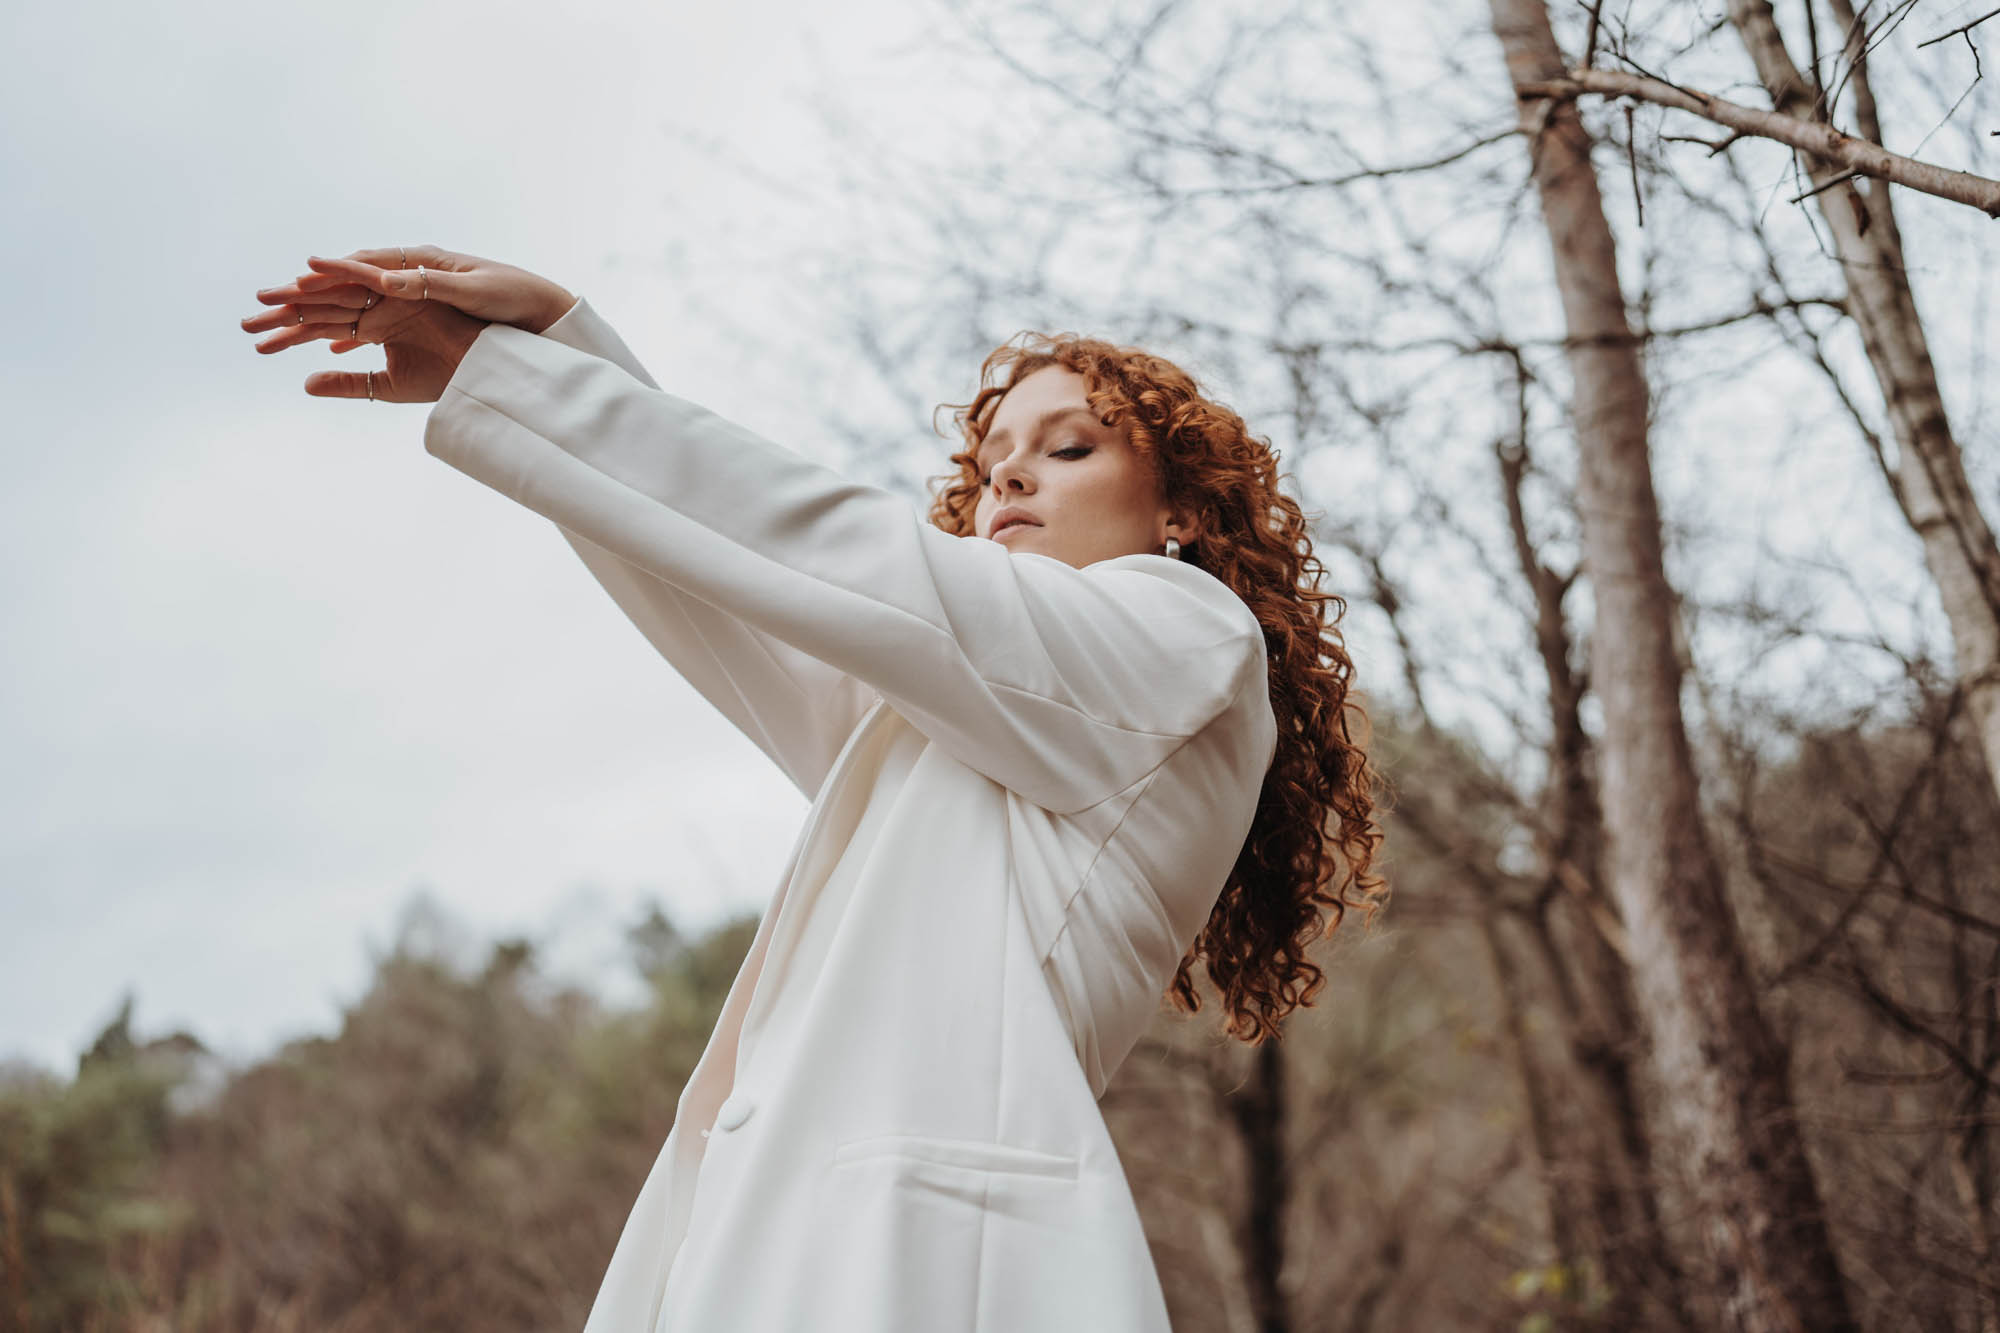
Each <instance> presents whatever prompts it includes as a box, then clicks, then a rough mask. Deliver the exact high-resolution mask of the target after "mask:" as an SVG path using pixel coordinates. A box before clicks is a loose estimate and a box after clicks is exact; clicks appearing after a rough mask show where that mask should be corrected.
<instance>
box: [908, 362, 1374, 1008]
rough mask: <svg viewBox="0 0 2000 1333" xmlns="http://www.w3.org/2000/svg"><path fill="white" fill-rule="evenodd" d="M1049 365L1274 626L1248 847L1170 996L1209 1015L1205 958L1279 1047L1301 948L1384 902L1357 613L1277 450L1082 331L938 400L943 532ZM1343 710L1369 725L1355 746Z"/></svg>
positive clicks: (1312, 969) (1196, 547)
mask: <svg viewBox="0 0 2000 1333" xmlns="http://www.w3.org/2000/svg"><path fill="white" fill-rule="evenodd" d="M1045 366H1062V367H1066V368H1067V369H1069V370H1073V371H1076V372H1078V373H1079V374H1081V375H1082V376H1083V377H1084V378H1085V380H1086V381H1087V382H1088V384H1089V388H1088V390H1087V392H1086V394H1085V397H1086V399H1087V401H1088V402H1089V404H1090V406H1091V408H1092V410H1094V411H1095V412H1096V413H1097V416H1098V419H1099V420H1100V421H1102V422H1103V423H1104V424H1105V425H1107V426H1118V425H1123V426H1124V427H1125V429H1126V438H1127V439H1128V440H1129V441H1130V442H1131V444H1132V447H1133V448H1134V449H1135V450H1136V451H1137V452H1138V453H1139V454H1140V456H1141V457H1143V458H1147V459H1150V460H1152V462H1153V465H1154V467H1155V471H1156V475H1158V476H1159V477H1160V479H1161V483H1162V486H1163V495H1164V498H1165V500H1166V502H1167V504H1168V505H1169V506H1170V507H1171V508H1173V509H1175V510H1176V511H1179V512H1184V513H1191V514H1192V515H1194V516H1195V517H1196V519H1197V527H1196V530H1197V532H1198V533H1199V536H1198V538H1197V539H1195V540H1194V541H1192V542H1189V543H1188V544H1187V545H1185V546H1184V548H1183V549H1182V551H1181V559H1183V560H1187V561H1189V562H1190V563H1192V564H1195V565H1197V566H1199V567H1200V568H1202V569H1204V570H1206V571H1207V572H1209V573H1210V574H1213V575H1214V576H1215V577H1216V578H1218V579H1220V580H1222V582H1224V583H1226V584H1228V585H1229V587H1230V588H1231V589H1233V590H1234V591H1235V593H1236V595H1237V596H1239V597H1241V598H1242V599H1243V600H1244V602H1245V603H1246V604H1248V606H1249V607H1250V609H1251V610H1252V611H1253V612H1255V613H1256V616H1257V621H1258V623H1259V624H1261V625H1262V626H1263V627H1264V643H1265V648H1266V652H1267V658H1268V665H1269V673H1270V690H1271V708H1272V711H1273V712H1274V713H1275V714H1276V715H1277V722H1278V749H1277V755H1276V757H1275V758H1273V760H1272V762H1271V768H1270V771H1269V772H1268V773H1266V774H1265V776H1264V786H1263V790H1262V792H1261V793H1260V795H1259V797H1258V801H1257V815H1256V818H1255V819H1254V820H1253V821H1252V823H1251V826H1250V833H1249V836H1248V837H1247V838H1245V839H1244V843H1243V850H1242V851H1241V852H1240V853H1239V854H1238V855H1237V858H1236V864H1235V865H1234V867H1233V868H1232V869H1231V870H1230V872H1229V878H1228V879H1227V880H1226V881H1225V882H1224V884H1223V888H1222V894H1221V897H1220V898H1218V899H1217V900H1216V904H1215V909H1214V911H1213V912H1211V913H1210V915H1209V918H1208V924H1207V925H1205V926H1203V927H1202V931H1201V934H1200V935H1199V936H1197V937H1196V939H1195V942H1194V945H1193V947H1192V948H1190V949H1189V951H1188V953H1187V956H1186V957H1184V958H1182V959H1181V965H1180V969H1179V971H1178V972H1177V973H1176V975H1175V977H1174V981H1173V985H1172V987H1171V988H1170V991H1169V993H1170V994H1171V995H1172V996H1173V998H1174V1000H1175V1002H1176V1003H1177V1004H1178V1005H1179V1006H1180V1007H1181V1008H1182V1009H1183V1010H1185V1011H1186V1012H1188V1013H1196V1012H1198V1011H1199V1010H1200V1009H1201V999H1200V997H1199V995H1197V993H1196V991H1195V984H1194V972H1193V968H1194V964H1195V963H1196V962H1197V961H1200V960H1202V959H1206V960H1207V964H1208V977H1209V980H1210V981H1211V982H1213V983H1214V984H1215V987H1216V989H1217V990H1218V991H1219V992H1220V993H1221V995H1222V1002H1223V1005H1224V1007H1225V1009H1226V1011H1227V1018H1228V1023H1227V1029H1228V1032H1229V1035H1230V1036H1232V1037H1237V1038H1239V1039H1241V1040H1243V1041H1245V1042H1248V1043H1249V1044H1250V1045H1253V1046H1255V1045H1258V1044H1260V1043H1262V1042H1263V1041H1265V1040H1266V1039H1267V1038H1272V1037H1276V1036H1278V1035H1279V1033H1278V1025H1279V1022H1280V1020H1282V1019H1283V1018H1284V1017H1285V1015H1287V1014H1288V1013H1290V1012H1291V1011H1292V1010H1294V1009H1296V1008H1300V1007H1302V1006H1305V1005H1309V1004H1311V1003H1312V1002H1313V999H1314V997H1315V996H1316V995H1317V994H1318V993H1319V991H1320V989H1321V987H1323V986H1324V985H1325V984H1326V976H1325V973H1324V972H1323V971H1322V970H1321V969H1320V968H1319V967H1318V966H1316V965H1315V964H1314V963H1313V962H1312V961H1311V960H1309V959H1308V958H1307V957H1306V949H1307V948H1308V946H1310V945H1311V944H1312V943H1313V942H1314V941H1315V940H1318V939H1321V938H1324V937H1326V936H1329V935H1331V934H1333V932H1334V931H1335V929H1336V928H1338V927H1339V925H1340V922H1341V919H1342V917H1344V916H1345V915H1346V912H1347V909H1348V908H1349V907H1363V908H1365V909H1366V918H1365V919H1366V922H1372V921H1373V920H1374V918H1375V914H1376V912H1377V911H1379V910H1380V908H1381V906H1382V903H1383V902H1384V901H1385V900H1386V896H1387V885H1386V884H1385V882H1384V880H1383V878H1382V876H1381V875H1380V874H1378V873H1376V871H1375V870H1374V862H1375V857H1376V853H1377V851H1378V849H1379V848H1380V846H1381V842H1382V832H1381V829H1380V828H1379V827H1378V826H1377V824H1376V821H1375V809H1376V804H1377V802H1378V800H1379V799H1380V798H1381V797H1382V796H1383V795H1384V794H1386V792H1387V790H1388V788H1387V784H1386V782H1385V781H1384V780H1383V778H1382V776H1381V774H1380V773H1379V772H1378V771H1377V770H1376V769H1374V768H1373V767H1372V766H1371V765H1370V764H1369V761H1368V756H1367V753H1366V752H1365V750H1364V749H1363V745H1364V743H1365V741H1366V739H1367V736H1368V730H1369V729H1368V715H1367V712H1366V710H1365V709H1364V708H1363V707H1362V706H1361V704H1360V703H1358V702H1356V701H1355V700H1353V699H1351V698H1350V697H1349V694H1350V685H1349V680H1350V678H1351V677H1352V675H1353V674H1354V666H1353V663H1352V662H1351V661H1350V660H1349V658H1348V656H1347V650H1346V647H1345V645H1344V643H1343V642H1342V638H1341V634H1340V631H1339V629H1338V624H1339V621H1340V619H1341V617H1342V616H1343V615H1345V614H1346V611H1347V603H1346V600H1345V599H1343V598H1341V597H1340V596H1338V595H1336V594H1334V593H1331V592H1322V591H1320V590H1319V585H1320V583H1321V581H1322V580H1323V578H1324V577H1325V574H1326V570H1325V567H1324V566H1322V565H1321V564H1320V562H1319V559H1318V558H1317V557H1316V556H1315V555H1314V554H1313V551H1312V540H1311V537H1310V535H1309V533H1308V530H1307V525H1306V520H1305V516H1304V514H1303V512H1302V511H1301V510H1300V508H1299V506H1298V503H1297V502H1296V501H1294V500H1293V499H1291V498H1290V497H1289V496H1286V495H1284V494H1283V493H1281V492H1280V491H1279V490H1278V456H1277V454H1276V453H1275V452H1274V451H1273V450H1272V448H1271V446H1270V443H1269V442H1268V441H1266V440H1262V439H1258V438H1255V437H1253V436H1252V435H1251V434H1250V432H1249V429H1248V427H1246V426H1245V425H1244V422H1243V418H1242V417H1240V416H1238V415H1237V414H1236V413H1235V412H1234V411H1232V410H1230V409H1229V408H1228V407H1226V406H1224V405H1222V404H1221V403H1218V402H1214V401H1212V400H1211V399H1209V398H1207V397H1205V396H1203V394H1202V392H1201V389H1200V386H1199V385H1198V384H1197V383H1196V382H1195V380H1194V378H1193V377H1192V376H1190V375H1189V374H1188V373H1187V372H1186V371H1184V370H1182V369H1181V368H1180V367H1178V366H1176V365H1174V364H1173V363H1172V362H1170V361H1166V360H1164V359H1162V358H1160V357H1157V356H1154V355H1152V354H1150V353H1148V352H1144V351H1141V350H1139V349H1138V348H1134V347H1119V346H1116V345H1114V344H1112V343H1108V342H1104V341H1102V340H1099V339H1096V338H1084V337H1080V336H1078V335H1076V334H1072V333H1062V334H1055V335H1045V334H1037V333H1032V332H1024V333H1021V334H1017V335H1016V336H1015V337H1014V338H1010V339H1008V340H1007V342H1005V343H1003V344H1002V345H1001V346H999V347H997V348H995V349H994V350H993V351H992V352H991V353H990V354H989V355H988V356H987V358H986V360H985V362H984V363H983V364H982V365H981V366H980V371H979V383H980V389H979V392H978V393H977V394H976V395H975V396H974V397H973V400H972V401H971V402H970V403H964V404H949V403H947V404H944V405H943V406H945V407H950V408H951V409H952V419H953V422H954V423H955V424H956V425H957V427H958V429H959V433H960V434H961V435H962V436H963V437H964V441H965V450H964V452H962V453H956V454H953V455H952V456H951V461H952V462H954V463H956V464H957V465H958V469H959V470H958V474H957V475H956V476H952V475H950V474H947V475H945V476H942V477H935V478H933V479H932V480H931V483H930V487H931V490H932V492H933V495H934V498H933V501H932V504H931V510H930V514H929V519H930V522H931V523H932V525H933V526H935V527H938V528H942V529H943V530H944V531H946V532H949V533H951V534H953V535H954V536H960V537H963V536H969V535H971V534H972V532H973V531H974V528H973V511H974V509H975V507H976V506H977V505H978V503H979V493H980V485H979V467H978V462H977V460H976V459H975V457H974V454H975V453H976V451H977V450H978V448H979V445H980V442H981V441H982V440H984V439H985V438H986V432H987V430H988V429H990V428H991V426H992V422H993V413H994V411H995V410H996V409H997V408H998V406H999V403H1000V399H1001V398H1002V397H1004V396H1005V395H1006V393H1007V391H1008V390H1009V389H1011V388H1013V387H1014V386H1015V385H1016V384H1019V383H1020V382H1021V381H1022V380H1023V379H1025V378H1026V377H1027V376H1028V375H1031V374H1033V373H1034V372H1035V371H1037V370H1040V369H1042V368H1043V367H1045ZM1003 372H1004V373H1005V376H1006V378H1005V380H1004V381H1002V380H1000V379H999V376H1000V374H1002V373H1003ZM1329 611H1330V612H1331V614H1330V615H1329ZM1349 713H1353V714H1354V715H1355V717H1356V718H1357V719H1358V720H1359V722H1360V731H1361V735H1362V740H1360V741H1357V740H1356V739H1355V736H1354V733H1353V732H1351V731H1350V730H1349V728H1348V714H1349Z"/></svg>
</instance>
